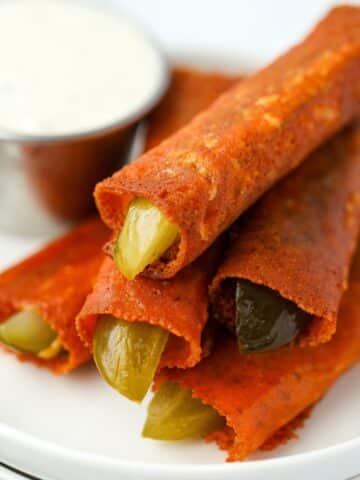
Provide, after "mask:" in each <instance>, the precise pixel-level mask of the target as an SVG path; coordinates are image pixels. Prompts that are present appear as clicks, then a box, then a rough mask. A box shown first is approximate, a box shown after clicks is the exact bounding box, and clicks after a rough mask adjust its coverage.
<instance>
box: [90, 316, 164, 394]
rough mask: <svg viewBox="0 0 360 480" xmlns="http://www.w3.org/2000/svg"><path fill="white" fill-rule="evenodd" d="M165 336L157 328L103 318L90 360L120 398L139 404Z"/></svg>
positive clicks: (158, 357)
mask: <svg viewBox="0 0 360 480" xmlns="http://www.w3.org/2000/svg"><path fill="white" fill-rule="evenodd" d="M168 335H169V333H168V332H167V331H166V330H164V329H162V328H160V327H156V326H153V325H149V324H147V323H142V322H125V321H123V320H119V319H117V318H115V317H112V316H111V315H103V316H102V317H101V318H100V319H99V320H98V322H97V325H96V331H95V336H94V359H95V363H96V365H97V368H98V370H99V372H100V374H101V375H102V376H103V378H104V379H105V380H106V382H108V383H109V384H110V385H111V386H112V387H113V388H115V389H116V390H117V391H118V392H120V393H121V394H122V395H124V396H125V397H127V398H129V399H130V400H133V401H135V402H141V400H142V399H143V398H144V396H145V395H146V393H147V391H148V390H149V387H150V385H151V382H152V380H153V378H154V375H155V372H156V369H157V366H158V364H159V361H160V358H161V354H162V352H163V350H164V348H165V345H166V342H167V339H168Z"/></svg>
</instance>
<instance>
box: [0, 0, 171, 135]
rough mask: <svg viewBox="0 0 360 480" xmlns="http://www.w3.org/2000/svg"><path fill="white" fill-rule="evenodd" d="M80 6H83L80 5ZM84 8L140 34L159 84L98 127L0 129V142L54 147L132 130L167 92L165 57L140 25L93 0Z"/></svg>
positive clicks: (125, 15)
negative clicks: (151, 52) (56, 130)
mask: <svg viewBox="0 0 360 480" xmlns="http://www.w3.org/2000/svg"><path fill="white" fill-rule="evenodd" d="M81 3H83V2H81ZM86 5H87V7H86V8H94V7H95V8H101V10H102V11H108V12H110V13H111V14H113V15H115V16H119V17H124V18H126V20H127V21H128V22H130V23H131V24H132V25H134V27H135V28H136V29H137V30H138V31H139V32H140V33H142V35H143V36H144V40H145V41H146V42H147V43H148V45H149V46H151V47H152V49H153V50H154V52H155V53H156V54H157V56H158V59H159V67H160V68H159V80H158V82H157V86H156V88H154V89H153V91H150V92H149V96H148V99H147V101H146V102H144V103H143V104H142V105H141V106H139V107H137V108H133V109H132V110H131V111H129V112H128V113H127V114H125V115H123V116H121V117H120V118H118V119H116V120H114V121H112V122H109V123H106V124H102V125H99V126H98V127H92V128H87V129H82V130H76V131H73V132H69V133H67V132H65V133H59V134H57V133H50V134H46V133H39V134H37V133H29V134H28V133H22V132H16V131H13V130H10V129H7V128H4V127H1V126H0V142H13V143H25V144H46V143H55V142H66V141H68V142H72V141H77V140H82V139H88V138H89V137H101V136H103V135H107V134H111V133H112V132H115V131H117V130H123V129H126V128H127V127H130V126H132V125H133V124H135V123H136V122H137V121H139V120H141V119H142V118H143V117H145V116H146V115H147V114H148V113H149V112H150V111H151V110H152V108H153V107H154V106H155V105H156V104H157V103H158V102H159V101H160V99H161V98H162V96H163V95H164V93H165V91H166V90H167V88H168V86H169V83H170V62H169V60H168V56H167V55H166V54H165V52H164V51H163V49H162V48H161V47H160V46H159V44H158V42H157V41H156V40H155V39H154V38H153V36H152V35H151V34H150V33H149V32H148V31H147V29H146V28H145V27H144V26H143V25H142V24H141V22H138V21H136V20H134V18H133V17H132V16H131V15H128V14H127V13H124V12H122V11H121V10H120V9H119V8H116V7H115V6H112V7H109V6H108V7H106V6H103V5H102V6H101V7H100V6H99V5H98V2H97V1H96V0H92V1H91V2H89V3H87V4H86Z"/></svg>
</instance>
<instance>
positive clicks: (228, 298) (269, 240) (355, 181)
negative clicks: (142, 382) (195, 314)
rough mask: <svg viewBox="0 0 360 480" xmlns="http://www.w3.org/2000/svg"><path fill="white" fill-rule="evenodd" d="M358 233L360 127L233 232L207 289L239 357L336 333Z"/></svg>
mask: <svg viewBox="0 0 360 480" xmlns="http://www.w3.org/2000/svg"><path fill="white" fill-rule="evenodd" d="M359 230H360V127H359V126H358V125H354V126H353V127H348V128H346V129H345V130H344V131H343V132H342V133H340V134H338V135H337V136H336V137H334V138H333V139H332V140H330V141H329V142H328V143H327V144H326V145H324V146H323V147H321V148H319V149H318V150H317V151H315V152H314V153H313V154H312V155H310V156H309V158H308V159H307V160H306V161H305V162H304V163H303V164H302V165H301V166H300V167H299V168H298V169H297V170H296V171H295V172H293V173H292V174H290V175H289V176H288V177H287V178H285V179H284V180H282V181H281V182H280V183H279V184H277V185H276V186H275V187H274V188H273V189H272V190H271V191H270V192H268V193H267V194H265V196H264V197H263V198H262V199H261V200H260V201H259V202H258V203H257V204H255V206H254V207H253V208H252V209H251V210H250V211H249V212H248V213H247V214H246V215H245V216H244V218H243V219H241V220H240V222H239V223H238V224H237V225H236V226H235V228H234V229H233V231H232V234H231V241H230V245H231V246H230V249H229V250H228V252H227V254H226V256H225V259H224V261H223V263H222V265H221V266H220V268H219V270H218V272H217V274H216V276H215V278H214V280H213V282H212V285H211V288H210V292H211V301H212V312H213V315H214V317H215V318H216V319H217V320H218V321H220V322H222V323H224V324H225V325H226V326H227V327H229V328H230V330H231V331H232V332H233V333H234V335H236V337H237V339H238V343H239V347H240V349H243V350H249V351H254V350H255V351H259V350H266V349H271V348H278V347H279V346H281V345H283V344H285V343H288V342H290V341H292V340H294V339H295V338H297V337H298V338H299V340H300V343H301V344H303V345H317V344H318V343H321V342H326V341H328V340H329V339H330V338H331V336H332V335H333V334H334V332H335V330H336V319H337V315H338V310H339V305H340V300H341V298H342V295H343V293H344V291H345V290H346V288H347V282H348V274H349V270H350V266H351V261H352V256H353V253H354V249H355V246H356V242H357V238H358V236H359Z"/></svg>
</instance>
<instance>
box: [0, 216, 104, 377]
mask: <svg viewBox="0 0 360 480" xmlns="http://www.w3.org/2000/svg"><path fill="white" fill-rule="evenodd" d="M108 238H109V231H108V229H107V228H106V227H105V226H104V225H103V224H102V222H101V221H100V220H99V219H94V220H90V221H88V222H86V223H84V224H83V225H81V226H80V227H77V228H75V229H73V230H71V231H70V232H69V233H67V234H66V235H64V236H63V237H61V238H59V239H57V240H55V241H54V242H52V243H50V244H49V245H47V246H46V247H44V248H42V249H41V250H40V251H39V252H37V253H35V254H34V255H32V256H30V257H29V258H27V259H25V260H24V261H22V262H20V263H19V264H17V265H15V266H14V267H11V268H9V269H8V270H6V271H5V272H3V273H1V274H0V343H1V344H2V345H3V346H4V347H5V348H6V350H8V351H9V352H13V353H15V354H16V355H17V356H18V358H19V359H21V360H26V361H29V362H33V363H35V364H38V365H40V366H46V367H48V368H50V369H51V370H52V371H53V372H54V373H66V372H68V371H70V370H72V369H73V368H75V367H76V366H78V365H80V364H81V363H83V362H85V361H86V360H88V359H89V358H90V354H89V350H88V349H87V348H86V347H85V346H84V345H83V343H82V342H81V341H80V339H79V337H78V335H77V331H76V328H75V318H76V316H77V314H78V313H79V311H80V309H81V307H82V305H83V303H84V301H85V299H86V296H87V295H88V294H89V293H90V292H91V288H92V285H93V282H94V280H95V277H96V275H97V273H98V270H99V268H100V265H101V262H102V260H103V258H104V255H103V253H102V250H101V249H102V245H103V244H104V242H105V241H107V240H108Z"/></svg>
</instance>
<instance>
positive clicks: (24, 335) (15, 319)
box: [0, 308, 57, 355]
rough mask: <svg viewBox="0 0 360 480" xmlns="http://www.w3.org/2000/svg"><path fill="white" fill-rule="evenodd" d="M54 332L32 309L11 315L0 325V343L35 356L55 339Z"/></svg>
mask: <svg viewBox="0 0 360 480" xmlns="http://www.w3.org/2000/svg"><path fill="white" fill-rule="evenodd" d="M56 336H57V334H56V332H54V330H53V329H52V328H51V327H50V326H49V324H48V323H46V322H45V321H44V320H43V319H42V318H41V316H40V315H39V313H38V312H37V311H36V310H35V309H34V308H26V309H24V310H21V311H20V312H18V313H16V314H15V315H12V316H11V317H10V318H9V319H8V320H6V321H5V322H4V323H2V324H1V325H0V341H1V342H3V343H5V344H6V345H8V346H10V347H12V348H14V349H15V350H18V351H19V352H23V353H30V354H33V355H37V354H38V353H39V352H41V351H42V350H44V349H46V348H48V347H49V346H50V345H51V344H52V342H53V341H54V340H55V339H56Z"/></svg>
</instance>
